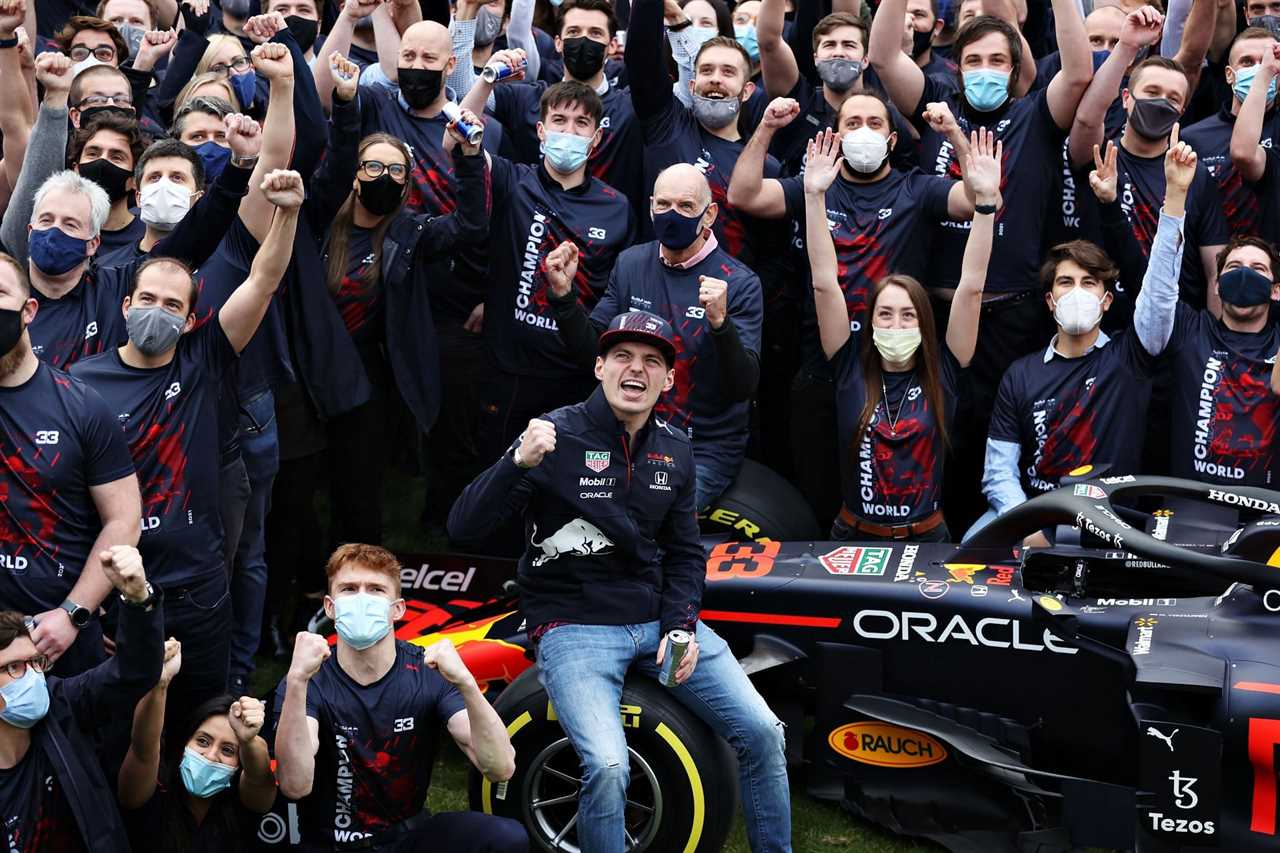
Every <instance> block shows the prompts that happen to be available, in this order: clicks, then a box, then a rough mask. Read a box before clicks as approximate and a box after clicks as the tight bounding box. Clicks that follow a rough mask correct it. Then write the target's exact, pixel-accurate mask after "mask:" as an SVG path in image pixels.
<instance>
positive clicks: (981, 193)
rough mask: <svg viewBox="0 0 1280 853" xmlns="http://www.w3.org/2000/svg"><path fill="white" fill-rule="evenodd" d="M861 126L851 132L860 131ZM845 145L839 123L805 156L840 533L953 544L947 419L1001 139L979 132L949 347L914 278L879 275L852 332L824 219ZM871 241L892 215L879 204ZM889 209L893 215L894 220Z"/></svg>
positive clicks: (969, 349)
mask: <svg viewBox="0 0 1280 853" xmlns="http://www.w3.org/2000/svg"><path fill="white" fill-rule="evenodd" d="M859 130H860V129H855V130H853V131H851V132H850V134H849V136H853V135H855V134H857V133H858V132H859ZM842 147H843V148H848V147H849V146H847V145H843V144H842V140H841V138H840V137H838V136H836V135H835V133H834V132H832V131H831V130H827V131H826V132H825V133H823V134H819V135H818V136H817V137H816V138H815V139H813V140H812V141H811V142H810V143H809V147H808V157H807V159H806V161H805V173H804V190H805V222H806V227H805V242H806V245H807V247H808V252H809V262H810V264H811V266H812V270H813V299H814V305H815V308H816V310H817V317H818V332H819V335H820V337H821V339H822V350H823V352H824V353H825V354H826V356H827V359H828V360H829V361H831V362H832V365H833V367H834V369H835V373H836V398H837V399H836V411H837V420H838V423H839V436H840V442H839V446H840V448H841V455H840V475H841V476H840V482H841V490H842V492H843V495H844V506H842V507H841V509H840V513H839V515H838V516H837V518H836V521H835V523H834V524H833V525H832V528H831V538H833V539H859V540H867V539H907V540H915V541H926V542H945V541H947V539H948V538H949V534H948V531H947V526H946V523H945V522H944V521H943V520H942V512H941V509H940V506H941V499H942V463H943V459H944V457H945V451H946V448H947V425H948V424H949V423H950V422H951V421H952V419H953V418H954V417H955V412H956V402H957V398H958V396H959V386H960V378H961V374H962V371H963V369H964V368H965V367H967V366H968V364H969V361H970V360H971V359H972V358H973V352H974V349H975V348H976V346H977V340H978V321H979V316H980V314H981V311H982V291H983V287H984V285H985V283H986V275H987V262H988V261H989V260H990V257H991V239H992V232H993V223H994V220H995V216H994V214H995V207H996V203H997V201H998V199H999V186H1000V155H1001V146H1000V145H999V143H996V142H994V140H993V138H992V136H991V134H990V133H988V132H986V131H980V132H979V133H975V134H974V135H973V138H972V141H971V145H970V146H969V151H968V152H967V157H966V163H965V172H964V174H965V176H966V180H967V181H968V184H969V187H970V188H971V189H972V190H973V192H974V195H975V196H976V198H975V205H976V208H977V213H975V214H974V217H973V222H972V224H971V227H970V231H969V238H968V242H967V243H966V245H965V253H964V261H963V265H962V268H961V273H960V282H959V285H958V286H957V288H956V291H955V299H954V300H953V301H952V303H951V314H950V317H949V320H948V323H947V336H946V346H945V347H940V346H939V344H938V339H937V334H936V332H935V329H934V321H933V313H932V309H931V308H930V305H929V295H928V293H927V292H926V291H925V289H924V288H923V287H922V286H921V285H920V282H918V281H916V280H915V279H914V278H912V277H911V276H908V275H895V274H891V275H887V276H885V277H883V278H881V279H880V280H879V281H878V282H877V283H876V286H875V288H874V291H873V293H872V294H871V298H870V300H869V303H870V309H869V312H868V313H869V318H868V319H869V321H870V329H869V332H870V334H867V333H863V334H862V335H861V339H858V338H855V337H854V336H853V334H852V332H851V331H850V317H849V313H848V308H847V306H846V302H845V295H844V293H843V292H842V291H841V288H840V272H839V263H838V262H837V258H836V248H835V245H834V243H833V242H832V239H831V234H830V232H829V229H828V225H827V209H826V192H827V188H828V187H830V186H831V184H832V182H833V181H834V180H835V179H836V176H837V175H838V174H839V172H840V169H841V163H842V162H843V157H841V156H840V155H841V150H842ZM870 213H871V216H870V217H869V218H870V224H869V225H868V226H867V228H868V232H869V233H868V234H867V239H868V240H874V233H873V232H874V231H875V229H876V228H878V227H879V225H878V223H879V222H880V221H882V220H883V219H885V218H887V216H886V215H885V213H884V211H878V212H877V211H874V210H873V211H871V212H870ZM891 215H892V211H890V212H889V213H888V216H891Z"/></svg>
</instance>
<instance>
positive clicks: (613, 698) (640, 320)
mask: <svg viewBox="0 0 1280 853" xmlns="http://www.w3.org/2000/svg"><path fill="white" fill-rule="evenodd" d="M675 362H676V345H675V333H674V332H673V331H672V328H671V325H670V324H669V323H668V322H667V321H666V320H663V319H662V318H661V317H658V316H657V315H655V314H651V313H649V312H647V311H632V312H629V313H623V314H620V315H618V316H617V317H615V318H613V322H611V323H610V324H609V327H608V329H606V330H605V332H604V333H603V334H602V335H600V340H599V355H598V356H597V358H596V365H595V375H596V378H597V379H599V380H600V387H599V388H597V389H596V390H595V391H594V392H593V393H592V394H591V396H590V397H589V398H587V400H586V402H583V403H579V404H577V405H574V406H565V407H564V408H560V409H556V410H555V411H553V412H551V413H550V414H548V415H546V416H544V417H543V418H535V419H533V420H531V421H530V422H529V426H528V429H526V430H525V432H524V434H523V435H522V436H521V437H520V438H519V439H518V440H517V441H516V442H515V443H514V444H513V445H512V447H511V450H510V451H508V452H507V453H506V454H504V455H503V456H502V458H501V459H499V460H498V461H497V462H496V463H495V464H494V465H493V466H492V467H491V468H489V470H487V471H485V472H484V473H483V474H481V475H480V476H479V477H477V478H476V479H475V481H473V482H472V483H471V485H469V486H468V487H467V488H466V489H465V490H464V491H463V493H462V495H461V496H460V497H459V498H458V501H457V503H455V504H454V506H453V510H452V512H450V514H449V535H450V536H451V537H454V538H456V539H462V540H465V541H470V542H475V541H480V540H482V539H483V538H484V537H485V536H487V535H489V534H490V533H491V532H492V531H493V530H494V529H495V528H497V527H498V526H499V525H500V524H502V523H503V522H504V521H505V520H506V518H508V517H509V516H510V515H511V514H513V513H516V512H523V513H524V518H525V525H526V529H527V530H528V531H529V545H528V546H527V547H526V549H525V553H524V555H523V556H522V557H521V559H520V565H519V572H518V579H519V586H520V606H521V610H522V611H523V613H524V616H525V619H526V623H527V625H528V627H529V632H530V636H531V637H532V638H533V640H534V643H535V649H536V652H537V662H538V667H539V677H540V679H541V681H542V685H543V687H545V688H546V691H547V695H548V697H549V698H550V700H551V703H552V705H553V706H554V707H555V711H556V716H557V717H558V718H559V721H560V724H561V726H562V727H563V728H564V731H565V734H566V735H567V736H568V738H569V741H570V742H571V743H572V744H573V747H574V749H575V750H576V751H577V753H578V756H579V758H580V759H581V760H582V765H583V782H582V793H581V799H580V802H579V811H578V820H577V834H578V844H579V847H580V848H581V849H582V850H583V851H585V853H621V851H622V850H623V849H624V828H623V814H624V808H625V804H626V791H627V785H628V783H629V781H630V769H629V766H628V754H627V740H626V737H625V736H624V733H623V726H622V721H621V718H620V717H619V714H618V705H619V701H620V698H621V695H622V686H623V679H624V677H625V676H626V673H627V669H628V668H629V667H630V666H631V665H632V664H633V663H634V664H635V665H636V667H637V669H638V670H639V671H640V672H642V673H645V674H646V675H649V676H655V677H656V676H657V675H658V674H659V671H660V669H659V668H660V666H661V664H662V662H663V659H664V657H665V653H666V649H667V637H668V634H669V632H671V631H672V630H676V629H679V630H683V631H686V632H689V633H690V634H693V635H694V637H693V639H692V640H691V641H690V642H689V645H688V647H687V650H686V652H685V655H684V658H683V660H682V661H681V663H680V665H679V667H678V668H677V669H676V672H675V682H676V683H675V685H674V686H673V687H672V691H673V693H672V695H673V696H675V697H676V698H677V699H678V700H679V701H680V702H681V703H682V704H684V705H685V706H686V707H688V708H689V709H690V710H691V711H692V712H693V713H695V714H697V715H698V716H699V717H701V718H702V719H703V720H704V721H705V722H706V723H707V724H708V725H710V726H711V727H712V728H713V729H714V730H715V731H716V732H717V733H719V734H720V735H721V736H723V737H725V738H726V739H727V740H728V741H729V742H730V743H731V745H732V746H733V747H734V749H735V750H736V751H737V753H738V761H739V775H740V779H741V788H742V806H743V812H744V813H745V816H746V824H747V834H748V837H749V839H750V842H751V848H752V850H755V851H764V850H768V851H787V850H790V849H791V841H790V839H791V806H790V793H789V791H788V788H787V773H786V760H785V757H784V754H783V733H782V724H781V723H779V721H778V719H777V718H776V717H775V716H774V715H773V713H772V712H771V711H770V710H769V707H768V705H766V704H765V701H764V699H763V698H762V697H761V696H760V694H759V693H757V692H756V690H755V688H754V687H753V686H752V684H751V682H750V681H749V680H748V679H747V676H746V674H745V673H744V672H743V671H742V667H740V666H739V665H738V662H737V661H736V660H735V659H734V657H733V654H732V652H731V651H730V650H729V647H728V645H727V644H726V643H725V641H724V640H722V639H721V638H720V637H719V636H718V635H717V634H716V633H715V632H714V631H712V630H711V629H710V628H708V627H707V626H706V625H704V624H703V623H702V622H700V621H699V620H698V613H699V610H700V608H701V602H702V590H703V585H704V580H705V574H706V558H705V556H704V554H703V550H702V546H701V544H700V543H699V541H698V525H697V519H696V517H695V515H694V488H695V486H694V481H695V473H694V461H693V451H692V448H691V445H690V442H689V439H688V437H687V436H686V435H684V433H683V432H682V431H680V430H676V429H673V428H671V427H670V426H668V425H667V424H666V423H665V422H664V421H661V420H659V419H657V418H655V417H654V415H653V409H654V405H655V404H656V402H657V400H658V396H659V395H660V394H662V393H663V392H664V391H667V390H669V389H670V388H671V386H672V384H673V383H674V382H675V370H674V368H675Z"/></svg>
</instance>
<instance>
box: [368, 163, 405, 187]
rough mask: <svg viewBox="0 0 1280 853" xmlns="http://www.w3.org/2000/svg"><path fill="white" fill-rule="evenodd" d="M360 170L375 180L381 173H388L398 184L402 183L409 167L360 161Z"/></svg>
mask: <svg viewBox="0 0 1280 853" xmlns="http://www.w3.org/2000/svg"><path fill="white" fill-rule="evenodd" d="M360 168H361V170H362V171H363V172H364V173H365V174H366V175H368V176H369V177H371V178H376V177H378V176H379V175H381V174H382V173H383V172H390V173H391V177H392V179H394V180H396V181H398V182H399V183H404V179H405V176H406V175H408V174H409V167H408V166H405V165H404V164H402V163H392V164H391V165H390V166H388V165H387V164H386V163H382V162H379V161H378V160H361V161H360Z"/></svg>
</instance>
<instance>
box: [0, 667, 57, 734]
mask: <svg viewBox="0 0 1280 853" xmlns="http://www.w3.org/2000/svg"><path fill="white" fill-rule="evenodd" d="M0 698H3V699H4V710H2V711H0V720H4V721H5V722H6V723H8V724H9V725H11V726H17V727H18V728H20V729H29V728H31V727H32V726H34V725H35V724H36V723H38V722H40V721H41V720H43V719H44V715H45V714H47V713H49V686H48V685H47V684H45V680H44V673H42V672H36V671H35V668H34V667H32V666H30V665H28V666H27V671H26V673H24V674H23V676H22V677H21V678H15V679H14V680H13V681H10V682H9V683H8V684H6V685H5V686H3V687H0Z"/></svg>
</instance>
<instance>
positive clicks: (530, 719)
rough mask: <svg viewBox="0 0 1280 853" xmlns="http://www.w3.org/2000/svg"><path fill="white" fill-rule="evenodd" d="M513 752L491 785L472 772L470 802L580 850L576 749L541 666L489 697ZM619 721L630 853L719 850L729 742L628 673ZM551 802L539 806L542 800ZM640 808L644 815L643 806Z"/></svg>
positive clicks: (729, 809)
mask: <svg viewBox="0 0 1280 853" xmlns="http://www.w3.org/2000/svg"><path fill="white" fill-rule="evenodd" d="M494 708H495V709H496V710H497V711H498V713H499V715H501V717H502V719H503V721H504V722H505V723H506V724H507V733H508V734H509V735H510V736H511V743H512V745H513V746H515V750H516V772H515V775H514V776H512V777H511V779H509V780H508V781H506V782H503V783H493V782H489V781H488V780H487V779H484V778H483V777H482V776H481V775H480V774H479V773H478V772H476V771H475V770H472V772H471V775H470V779H469V793H470V796H471V807H472V808H473V809H475V810H477V811H482V812H485V813H486V814H494V815H500V816H502V817H508V818H511V819H513V820H518V821H520V822H521V823H522V824H523V825H524V827H525V830H526V831H527V832H528V833H529V838H530V841H531V845H530V849H531V850H535V851H544V853H548V852H549V851H555V853H578V846H577V835H576V832H574V831H573V830H572V829H570V830H569V831H568V833H567V834H565V835H564V836H563V837H562V838H561V840H560V841H559V842H558V843H556V842H555V836H556V835H557V833H558V831H559V830H562V829H563V828H564V827H565V825H566V824H568V822H569V821H570V819H572V818H573V817H574V816H575V815H576V814H577V797H576V792H577V785H576V784H575V780H577V779H578V778H580V776H581V765H580V763H579V760H578V754H577V753H576V752H575V751H574V749H573V747H572V746H571V745H570V744H569V742H568V739H567V738H566V737H565V735H564V730H563V729H561V728H560V724H559V723H558V722H556V719H555V713H554V711H553V709H552V708H551V705H550V703H549V702H548V701H547V694H546V691H545V690H543V689H542V685H541V684H540V683H539V682H538V677H537V667H531V668H530V669H528V670H526V671H525V672H524V673H522V674H521V675H520V676H519V677H518V678H516V680H515V681H513V682H512V683H511V685H510V686H508V687H507V689H506V690H504V691H503V692H502V694H501V695H500V696H499V697H498V700H497V702H495V703H494ZM621 712H622V715H623V725H624V726H625V727H626V734H627V746H628V747H629V748H630V750H631V755H630V762H631V787H630V788H628V789H627V802H628V807H627V817H626V819H627V828H628V832H629V833H630V834H631V835H632V836H633V838H634V840H635V843H634V844H633V843H632V842H630V841H629V842H628V847H627V849H628V851H629V853H641V851H650V853H682V851H683V853H711V851H719V850H720V849H721V848H722V847H723V846H724V840H725V838H726V836H728V834H729V827H730V825H731V823H732V821H733V815H734V807H735V804H736V797H737V784H736V780H735V773H736V770H735V768H736V764H735V763H734V761H733V758H732V752H731V751H730V750H729V748H728V746H727V744H725V743H724V742H723V741H721V740H720V739H719V738H717V737H716V735H715V733H714V732H712V730H711V729H710V728H709V727H708V726H707V725H706V724H705V723H703V722H702V721H701V720H699V719H698V718H697V717H696V716H694V714H693V713H692V712H690V711H688V710H686V709H685V708H684V707H683V706H682V705H681V704H680V703H679V702H677V701H676V700H675V699H674V698H673V697H672V696H671V695H670V693H668V692H667V690H666V689H665V688H664V687H662V686H661V685H659V684H658V683H657V682H655V681H654V680H652V679H650V678H647V677H644V676H637V675H632V676H630V677H628V678H627V681H626V683H625V684H624V685H623V689H622V708H621ZM547 799H550V800H557V801H559V802H553V803H551V804H548V805H545V806H542V807H537V803H538V801H540V800H547ZM646 809H649V810H650V811H649V812H647V811H646Z"/></svg>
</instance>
